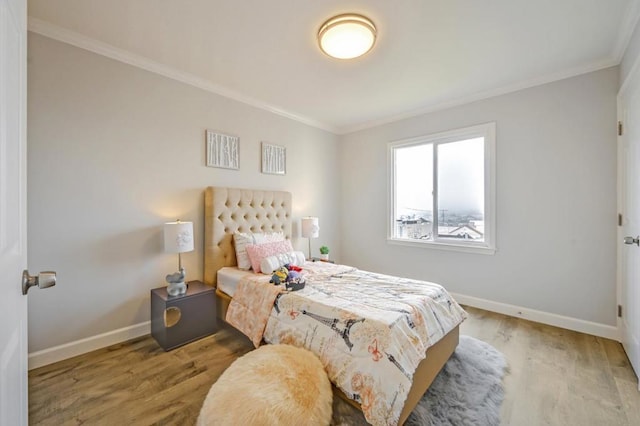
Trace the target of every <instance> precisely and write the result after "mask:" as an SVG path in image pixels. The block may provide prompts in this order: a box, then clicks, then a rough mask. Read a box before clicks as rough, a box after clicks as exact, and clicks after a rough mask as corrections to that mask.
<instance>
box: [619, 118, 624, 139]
mask: <svg viewBox="0 0 640 426" xmlns="http://www.w3.org/2000/svg"><path fill="white" fill-rule="evenodd" d="M623 130H624V129H623V127H622V121H618V136H622V131H623Z"/></svg>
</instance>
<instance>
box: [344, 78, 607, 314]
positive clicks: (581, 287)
mask: <svg viewBox="0 0 640 426" xmlns="http://www.w3.org/2000/svg"><path fill="white" fill-rule="evenodd" d="M617 89H618V68H617V67H614V68H609V69H605V70H602V71H598V72H594V73H590V74H585V75H582V76H578V77H574V78H570V79H566V80H562V81H558V82H554V83H550V84H545V85H543V86H539V87H535V88H531V89H527V90H522V91H519V92H515V93H511V94H507V95H503V96H497V97H495V98H491V99H487V100H483V101H478V102H474V103H471V104H467V105H463V106H459V107H456V108H451V109H448V110H444V111H439V112H434V113H430V114H425V115H422V116H419V117H415V118H411V119H407V120H402V121H398V122H394V123H391V124H387V125H383V126H379V127H376V128H372V129H368V130H363V131H360V132H356V133H353V134H350V135H347V136H345V137H344V138H342V140H341V149H340V156H341V162H342V182H343V191H342V222H341V224H342V238H341V242H342V253H343V256H342V260H344V261H345V262H346V263H349V264H352V265H354V266H357V267H361V268H363V269H369V270H376V271H380V272H384V273H389V274H394V275H405V276H409V277H412V278H418V279H424V280H429V281H435V282H438V283H441V284H443V285H444V286H445V287H446V288H447V289H448V290H450V291H452V292H455V293H459V294H463V295H467V296H473V297H477V298H481V299H486V300H489V301H493V302H501V303H505V304H509V305H515V306H520V307H525V308H530V309H534V310H539V311H543V312H547V313H552V314H558V315H563V316H567V317H570V318H575V319H579V320H584V321H591V322H594V323H598V324H604V325H609V326H615V325H616V282H615V279H616V270H615V266H616V242H615V239H616V133H615V131H616V93H617ZM492 121H495V122H496V123H497V143H496V146H497V149H496V151H497V168H496V170H497V248H498V251H497V253H496V254H495V255H493V256H487V255H482V254H469V253H458V252H448V251H442V250H435V249H426V248H415V247H407V246H399V245H391V244H388V243H387V241H386V224H387V188H388V176H387V143H388V142H390V141H394V140H399V139H405V138H410V137H415V136H420V135H426V134H430V133H435V132H440V131H444V130H448V129H455V128H460V127H465V126H470V125H474V124H479V123H486V122H492ZM355 164H357V167H355V166H354V165H355ZM515 313H516V312H514V314H515Z"/></svg>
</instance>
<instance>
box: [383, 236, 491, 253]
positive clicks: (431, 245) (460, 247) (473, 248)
mask: <svg viewBox="0 0 640 426" xmlns="http://www.w3.org/2000/svg"><path fill="white" fill-rule="evenodd" d="M387 242H388V243H389V244H396V245H400V246H411V247H419V248H426V249H436V250H446V251H457V252H461V253H477V254H486V255H493V254H495V253H496V249H495V247H489V246H485V245H474V244H452V243H446V242H442V241H415V240H405V239H400V238H387Z"/></svg>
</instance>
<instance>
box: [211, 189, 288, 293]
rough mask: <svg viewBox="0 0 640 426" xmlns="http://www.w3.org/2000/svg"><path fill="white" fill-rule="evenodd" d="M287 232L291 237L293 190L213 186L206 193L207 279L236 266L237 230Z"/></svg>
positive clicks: (285, 233)
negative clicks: (221, 270)
mask: <svg viewBox="0 0 640 426" xmlns="http://www.w3.org/2000/svg"><path fill="white" fill-rule="evenodd" d="M236 231H238V232H283V233H284V235H285V237H286V238H287V239H291V193H290V192H285V191H259V190H253V189H239V188H223V187H217V186H210V187H208V188H207V189H206V190H205V194H204V282H205V283H206V284H208V285H212V286H214V287H215V286H216V280H217V272H218V270H219V269H220V268H222V267H224V266H236V265H237V261H236V253H235V249H234V246H233V233H234V232H236Z"/></svg>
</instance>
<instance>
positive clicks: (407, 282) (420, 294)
mask: <svg viewBox="0 0 640 426" xmlns="http://www.w3.org/2000/svg"><path fill="white" fill-rule="evenodd" d="M304 277H305V279H306V282H307V284H306V287H305V288H304V289H302V290H300V291H296V292H284V293H280V294H277V295H276V299H275V303H274V304H273V305H272V309H270V316H269V318H268V322H267V324H266V329H265V330H264V336H263V338H264V340H265V341H266V342H268V343H284V344H292V345H295V346H299V347H304V348H307V349H309V350H311V351H312V352H314V353H315V354H316V355H318V357H319V358H320V360H321V361H322V363H323V365H324V366H325V368H326V370H327V373H328V375H329V378H330V379H331V381H332V382H333V383H334V384H335V385H336V386H338V387H339V388H340V389H341V390H342V391H343V392H344V393H345V394H346V395H347V396H348V397H350V398H351V399H353V400H355V401H357V402H358V403H359V404H360V405H361V406H362V411H363V413H364V415H365V418H366V419H367V421H368V422H369V423H371V424H373V425H396V424H397V423H398V419H399V416H400V412H401V411H402V408H403V406H404V402H405V400H406V398H407V395H408V393H409V390H410V388H411V383H412V379H413V374H414V372H415V370H416V368H417V366H418V364H419V363H420V361H422V359H424V358H425V352H426V350H427V348H428V347H430V346H432V345H433V344H435V343H436V342H438V340H440V339H441V338H442V337H444V336H445V335H446V334H447V333H448V332H449V331H451V330H453V329H454V328H455V327H456V326H457V325H458V324H460V323H461V322H462V321H463V320H464V319H465V318H466V313H465V312H464V310H463V309H462V308H461V307H460V306H459V305H458V304H457V303H456V302H455V301H454V300H453V299H452V298H451V296H450V295H449V294H448V293H447V291H446V290H445V289H444V288H443V287H442V286H440V285H438V284H433V283H429V282H424V281H417V280H411V279H407V278H399V277H393V276H388V275H382V274H376V273H371V272H366V271H361V270H358V269H355V268H352V267H349V266H344V265H333V264H329V263H324V262H316V263H311V262H307V263H305V266H304ZM254 290H255V289H254ZM234 299H235V295H234Z"/></svg>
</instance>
